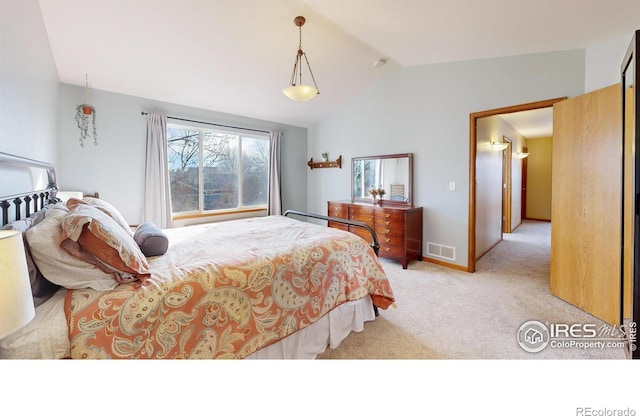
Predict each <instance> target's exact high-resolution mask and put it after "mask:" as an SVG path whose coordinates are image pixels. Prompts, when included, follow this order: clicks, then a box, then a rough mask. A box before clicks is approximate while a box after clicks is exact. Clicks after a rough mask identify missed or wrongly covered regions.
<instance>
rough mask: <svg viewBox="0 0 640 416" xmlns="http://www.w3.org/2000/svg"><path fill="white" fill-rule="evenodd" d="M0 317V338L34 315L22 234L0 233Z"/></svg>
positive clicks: (8, 231)
mask: <svg viewBox="0 0 640 416" xmlns="http://www.w3.org/2000/svg"><path fill="white" fill-rule="evenodd" d="M0 316H1V317H2V319H0V338H3V337H5V336H7V335H9V334H11V333H12V332H14V331H16V330H17V329H20V328H22V327H23V326H25V325H26V324H28V323H29V322H30V321H31V320H32V319H33V318H34V317H35V316H36V310H35V307H34V304H33V296H32V294H31V283H30V280H29V270H28V269H27V258H26V256H25V254H24V242H23V240H22V234H21V233H20V232H18V231H14V230H0Z"/></svg>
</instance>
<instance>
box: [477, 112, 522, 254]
mask: <svg viewBox="0 0 640 416" xmlns="http://www.w3.org/2000/svg"><path fill="white" fill-rule="evenodd" d="M503 137H506V138H507V139H509V140H511V143H512V146H511V152H512V154H511V229H512V230H513V229H514V228H516V227H517V226H518V225H519V224H520V222H521V221H522V212H521V210H522V192H521V183H522V160H520V159H518V158H517V157H516V154H517V153H518V152H519V151H522V148H523V147H524V146H525V138H524V137H523V136H522V135H521V134H520V133H518V132H517V131H516V130H515V129H514V128H513V127H512V126H511V125H510V124H509V123H507V122H506V121H504V120H503V119H501V118H500V117H498V116H490V117H482V118H479V119H478V120H477V132H476V139H477V147H476V257H477V258H479V257H480V256H482V255H483V254H484V253H485V252H486V251H487V250H489V249H490V248H491V247H493V245H494V244H496V243H497V242H498V241H500V240H501V239H502V151H495V150H493V149H492V148H491V142H502V141H503ZM505 151H506V150H505Z"/></svg>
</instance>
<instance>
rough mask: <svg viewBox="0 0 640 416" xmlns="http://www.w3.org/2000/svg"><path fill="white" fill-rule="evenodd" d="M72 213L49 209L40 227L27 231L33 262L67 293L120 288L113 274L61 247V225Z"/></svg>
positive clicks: (25, 234) (63, 209) (39, 224)
mask: <svg viewBox="0 0 640 416" xmlns="http://www.w3.org/2000/svg"><path fill="white" fill-rule="evenodd" d="M68 212H69V211H68V210H67V208H60V207H55V208H52V209H49V210H47V212H46V214H45V217H44V219H43V220H42V221H41V222H40V223H38V224H37V225H34V226H33V227H31V228H29V229H28V230H27V231H25V233H24V236H25V237H26V239H27V244H28V245H29V248H30V249H31V256H32V257H33V261H34V262H35V263H36V265H37V266H38V269H39V270H40V272H41V273H42V275H43V276H44V277H45V278H46V279H47V280H49V281H50V282H52V283H55V284H58V285H60V286H63V287H65V288H67V289H83V288H92V289H95V290H100V291H108V290H112V289H113V288H115V287H116V286H117V285H118V283H117V282H116V281H115V279H114V275H113V274H109V273H105V272H104V271H102V270H100V269H99V268H97V267H96V266H94V265H93V264H90V263H87V262H84V261H82V260H80V259H78V258H76V257H74V256H72V255H71V254H69V253H67V252H66V251H64V250H63V249H62V248H61V247H60V243H61V241H62V227H61V226H60V223H61V222H62V219H63V218H64V216H65V215H66V214H67V213H68Z"/></svg>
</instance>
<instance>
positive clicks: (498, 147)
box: [491, 142, 509, 151]
mask: <svg viewBox="0 0 640 416" xmlns="http://www.w3.org/2000/svg"><path fill="white" fill-rule="evenodd" d="M508 146H509V143H505V142H491V148H492V149H493V150H495V151H500V150H504V149H506V148H507V147H508Z"/></svg>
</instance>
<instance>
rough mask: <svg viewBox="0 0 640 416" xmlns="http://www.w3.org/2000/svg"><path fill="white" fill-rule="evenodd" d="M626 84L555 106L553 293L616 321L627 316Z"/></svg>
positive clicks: (609, 321)
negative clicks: (623, 230) (623, 214)
mask: <svg viewBox="0 0 640 416" xmlns="http://www.w3.org/2000/svg"><path fill="white" fill-rule="evenodd" d="M620 91H621V88H620V85H613V86H611V87H607V88H603V89H600V90H597V91H594V92H591V93H588V94H584V95H582V96H579V97H575V98H571V99H568V100H565V101H562V102H559V103H557V104H555V105H554V110H553V120H554V121H553V178H552V192H551V218H552V221H553V222H552V226H551V293H552V294H554V295H555V296H558V297H559V298H561V299H564V300H566V301H567V302H569V303H571V304H573V305H575V306H577V307H578V308H580V309H582V310H584V311H586V312H588V313H590V314H592V315H594V316H596V317H598V318H600V319H602V320H604V321H606V322H608V323H610V324H619V322H618V321H619V316H620V297H621V293H620V291H621V287H620V286H621V285H620V238H621V234H620V221H621V220H620V211H621V195H622V194H621V168H622V165H621V157H622V152H621V145H622V136H621V131H622V126H621V119H622V113H621V112H622V105H621V101H622V100H621V92H620Z"/></svg>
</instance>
